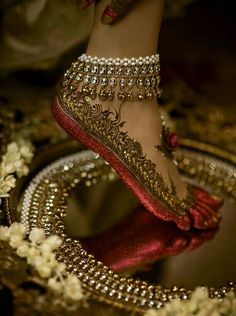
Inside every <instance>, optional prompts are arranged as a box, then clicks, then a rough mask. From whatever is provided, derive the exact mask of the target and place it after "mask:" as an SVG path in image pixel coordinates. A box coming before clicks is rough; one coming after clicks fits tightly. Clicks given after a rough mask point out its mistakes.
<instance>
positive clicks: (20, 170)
mask: <svg viewBox="0 0 236 316" xmlns="http://www.w3.org/2000/svg"><path fill="white" fill-rule="evenodd" d="M28 173H29V168H28V167H27V166H26V165H24V164H22V165H20V166H19V167H18V168H16V174H17V177H19V178H21V177H23V176H26V175H27V174H28Z"/></svg>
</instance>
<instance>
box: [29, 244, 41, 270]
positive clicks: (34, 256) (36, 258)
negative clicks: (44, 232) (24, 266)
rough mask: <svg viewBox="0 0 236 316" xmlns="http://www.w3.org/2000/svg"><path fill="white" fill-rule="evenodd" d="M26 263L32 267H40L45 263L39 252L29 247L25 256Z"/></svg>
mask: <svg viewBox="0 0 236 316" xmlns="http://www.w3.org/2000/svg"><path fill="white" fill-rule="evenodd" d="M27 262H28V263H29V264H31V265H33V266H35V265H40V264H43V263H44V262H45V260H44V259H43V257H42V256H41V254H40V251H39V250H38V249H37V248H35V247H30V249H29V253H28V256H27Z"/></svg>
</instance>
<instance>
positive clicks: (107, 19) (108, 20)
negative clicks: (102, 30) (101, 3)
mask: <svg viewBox="0 0 236 316" xmlns="http://www.w3.org/2000/svg"><path fill="white" fill-rule="evenodd" d="M117 17H118V13H117V12H116V11H115V10H114V9H113V8H111V7H110V6H107V7H106V9H105V10H104V12H103V15H102V23H103V24H112V23H113V22H114V21H115V20H116V19H117Z"/></svg>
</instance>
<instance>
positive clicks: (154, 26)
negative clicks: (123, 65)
mask: <svg viewBox="0 0 236 316" xmlns="http://www.w3.org/2000/svg"><path fill="white" fill-rule="evenodd" d="M105 5H106V1H103V0H101V1H100V3H99V4H98V5H97V6H96V10H95V20H94V26H93V29H92V32H91V35H90V39H89V43H88V48H87V53H88V54H89V55H95V56H98V57H111V58H125V57H126V58H131V57H139V56H148V55H152V54H155V53H156V52H157V42H158V37H159V30H160V24H161V19H162V9H163V0H149V1H140V2H138V3H137V5H136V6H135V7H134V8H133V9H132V10H131V11H130V12H129V14H128V15H127V16H125V18H123V19H122V20H121V21H119V22H118V23H116V24H115V25H110V26H107V25H103V24H102V23H101V21H100V16H101V14H102V12H103V9H104V7H105Z"/></svg>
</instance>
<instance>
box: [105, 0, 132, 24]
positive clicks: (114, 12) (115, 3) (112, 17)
mask: <svg viewBox="0 0 236 316" xmlns="http://www.w3.org/2000/svg"><path fill="white" fill-rule="evenodd" d="M135 1H137V0H110V3H109V4H108V5H107V7H106V8H105V10H104V11H103V14H102V23H103V24H113V23H114V22H115V21H116V20H117V19H119V18H120V17H122V16H123V15H125V14H126V13H127V11H128V10H129V8H130V5H131V3H133V2H135Z"/></svg>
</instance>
